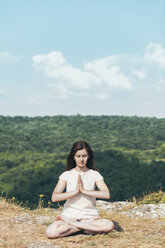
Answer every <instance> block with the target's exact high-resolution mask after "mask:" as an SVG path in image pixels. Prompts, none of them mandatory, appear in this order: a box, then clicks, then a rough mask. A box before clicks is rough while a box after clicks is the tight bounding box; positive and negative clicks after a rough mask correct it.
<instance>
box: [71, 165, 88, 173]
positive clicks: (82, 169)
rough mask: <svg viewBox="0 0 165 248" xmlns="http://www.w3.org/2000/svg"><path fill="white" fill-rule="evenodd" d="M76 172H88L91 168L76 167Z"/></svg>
mask: <svg viewBox="0 0 165 248" xmlns="http://www.w3.org/2000/svg"><path fill="white" fill-rule="evenodd" d="M74 169H75V170H76V171H78V172H86V171H89V168H88V167H86V166H84V167H82V168H81V167H79V166H76V167H75V168H74Z"/></svg>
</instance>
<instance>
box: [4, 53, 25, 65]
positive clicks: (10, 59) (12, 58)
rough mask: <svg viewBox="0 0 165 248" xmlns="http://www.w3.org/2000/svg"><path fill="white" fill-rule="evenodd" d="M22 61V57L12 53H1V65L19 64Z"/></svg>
mask: <svg viewBox="0 0 165 248" xmlns="http://www.w3.org/2000/svg"><path fill="white" fill-rule="evenodd" d="M21 59H22V56H20V55H14V54H12V53H10V52H0V63H9V62H18V61H20V60H21Z"/></svg>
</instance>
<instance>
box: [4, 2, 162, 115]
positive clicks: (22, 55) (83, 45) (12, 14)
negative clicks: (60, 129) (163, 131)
mask: <svg viewBox="0 0 165 248" xmlns="http://www.w3.org/2000/svg"><path fill="white" fill-rule="evenodd" d="M164 26H165V1H164V0H157V1H155V0H145V1H144V0H139V1H137V0H90V1H89V0H28V1H22V0H15V1H13V0H5V1H2V0H0V115H4V116H45V115H48V116H53V115H77V114H81V115H124V116H135V115H136V116H139V117H140V116H148V117H157V118H165V107H164V106H165V28H164Z"/></svg>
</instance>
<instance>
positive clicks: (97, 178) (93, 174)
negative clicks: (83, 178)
mask: <svg viewBox="0 0 165 248" xmlns="http://www.w3.org/2000/svg"><path fill="white" fill-rule="evenodd" d="M90 174H91V175H92V176H94V177H95V178H96V180H101V179H103V176H102V175H101V174H100V172H98V171H97V170H93V169H90Z"/></svg>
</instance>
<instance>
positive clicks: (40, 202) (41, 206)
mask: <svg viewBox="0 0 165 248" xmlns="http://www.w3.org/2000/svg"><path fill="white" fill-rule="evenodd" d="M43 197H44V195H42V194H40V195H39V201H38V209H41V208H43V202H44V201H43Z"/></svg>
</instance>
